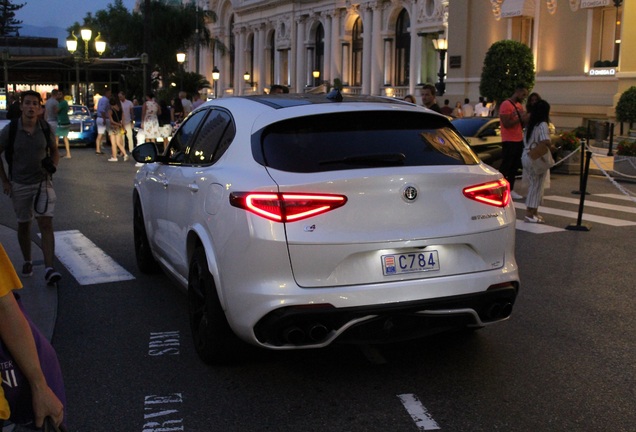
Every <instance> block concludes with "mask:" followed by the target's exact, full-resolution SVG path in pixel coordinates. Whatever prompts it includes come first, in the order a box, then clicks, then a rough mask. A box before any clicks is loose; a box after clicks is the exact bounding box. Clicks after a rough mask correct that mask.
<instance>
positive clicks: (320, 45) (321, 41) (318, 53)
mask: <svg viewBox="0 0 636 432" xmlns="http://www.w3.org/2000/svg"><path fill="white" fill-rule="evenodd" d="M315 43H316V45H315V50H314V70H317V71H318V72H320V80H321V81H322V77H323V76H324V70H323V62H324V57H325V29H324V28H323V26H322V24H318V27H316V38H315Z"/></svg>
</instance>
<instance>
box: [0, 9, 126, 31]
mask: <svg viewBox="0 0 636 432" xmlns="http://www.w3.org/2000/svg"><path fill="white" fill-rule="evenodd" d="M12 3H13V4H20V3H26V5H25V6H24V7H23V8H22V9H20V10H18V11H17V12H16V17H15V18H16V19H18V20H21V21H22V25H32V26H38V27H46V26H54V27H61V28H63V29H66V28H67V27H70V26H71V25H73V23H74V22H75V21H77V22H79V23H82V22H83V21H84V17H85V16H86V14H87V13H88V12H92V13H93V14H94V13H95V12H96V11H98V10H105V9H107V8H108V5H109V4H112V3H114V0H13V1H12ZM124 6H125V7H126V8H127V9H128V10H129V11H132V10H133V8H134V6H135V0H124ZM24 36H28V35H24Z"/></svg>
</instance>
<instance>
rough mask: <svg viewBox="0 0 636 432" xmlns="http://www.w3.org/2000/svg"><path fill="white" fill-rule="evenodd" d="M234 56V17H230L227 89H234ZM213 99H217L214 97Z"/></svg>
mask: <svg viewBox="0 0 636 432" xmlns="http://www.w3.org/2000/svg"><path fill="white" fill-rule="evenodd" d="M235 56H236V47H235V45H234V15H232V19H231V20H230V64H229V66H230V76H229V77H228V78H229V79H228V80H227V83H228V87H230V88H234V68H235V60H236V59H235ZM215 97H217V96H216V95H215Z"/></svg>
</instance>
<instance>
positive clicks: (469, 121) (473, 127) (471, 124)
mask: <svg viewBox="0 0 636 432" xmlns="http://www.w3.org/2000/svg"><path fill="white" fill-rule="evenodd" d="M489 121H490V119H487V118H479V117H477V118H461V119H455V120H453V121H452V123H453V126H455V127H456V128H457V130H458V131H459V133H461V134H462V135H463V136H465V137H474V136H477V131H478V130H479V129H480V128H481V127H482V126H483V125H485V124H486V123H488V122H489Z"/></svg>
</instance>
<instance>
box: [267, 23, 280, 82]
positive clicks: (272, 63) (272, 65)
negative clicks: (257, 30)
mask: <svg viewBox="0 0 636 432" xmlns="http://www.w3.org/2000/svg"><path fill="white" fill-rule="evenodd" d="M275 80H276V32H275V31H273V32H272V33H271V34H270V35H269V77H268V81H269V85H270V87H271V85H272V84H278V83H277V82H275Z"/></svg>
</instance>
